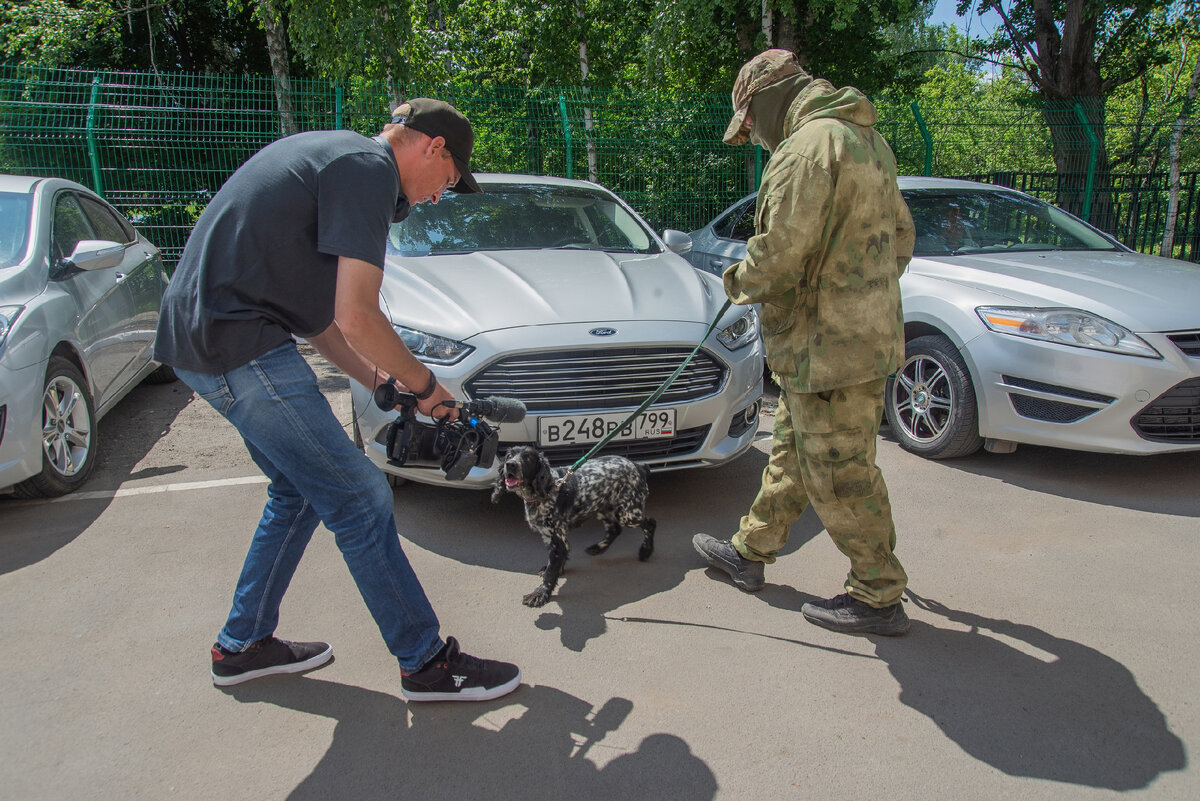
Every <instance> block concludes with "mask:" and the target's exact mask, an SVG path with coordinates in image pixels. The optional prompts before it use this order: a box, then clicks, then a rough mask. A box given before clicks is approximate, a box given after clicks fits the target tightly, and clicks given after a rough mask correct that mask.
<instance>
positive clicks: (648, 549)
mask: <svg viewBox="0 0 1200 801" xmlns="http://www.w3.org/2000/svg"><path fill="white" fill-rule="evenodd" d="M652 553H654V546H653V545H643V546H642V547H641V548H638V560H640V561H642V562H645V561H646V560H647V559H649V558H650V554H652Z"/></svg>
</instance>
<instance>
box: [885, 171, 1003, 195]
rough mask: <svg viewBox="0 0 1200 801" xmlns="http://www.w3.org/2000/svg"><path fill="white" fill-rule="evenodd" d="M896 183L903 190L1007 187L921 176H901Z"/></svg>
mask: <svg viewBox="0 0 1200 801" xmlns="http://www.w3.org/2000/svg"><path fill="white" fill-rule="evenodd" d="M896 183H897V184H899V185H900V188H901V189H902V190H903V189H1007V190H1008V191H1012V190H1011V189H1009V188H1008V187H1007V186H996V185H995V184H981V183H979V182H978V181H963V180H960V179H958V178H927V177H925V176H923V175H901V176H898V177H897V178H896Z"/></svg>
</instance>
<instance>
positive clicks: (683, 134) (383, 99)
mask: <svg viewBox="0 0 1200 801" xmlns="http://www.w3.org/2000/svg"><path fill="white" fill-rule="evenodd" d="M405 94H406V95H407V96H421V95H427V96H434V97H441V98H444V99H446V100H448V101H450V102H453V103H454V104H455V105H457V106H458V107H459V108H460V109H461V110H463V112H464V113H466V114H467V115H468V116H469V117H470V119H471V121H472V124H473V125H474V127H475V131H476V150H475V157H474V165H475V166H476V168H477V169H478V170H481V171H483V170H490V171H497V172H518V173H531V174H538V175H560V176H567V177H575V178H590V179H592V180H596V181H598V182H599V183H601V184H604V185H605V186H607V187H609V188H611V189H613V190H614V191H616V192H617V193H618V194H620V195H621V196H622V197H624V198H625V199H626V200H627V201H629V203H630V204H631V205H633V206H634V207H635V208H637V209H638V211H639V212H641V213H642V214H643V215H644V216H645V217H646V218H647V220H648V221H649V222H650V223H651V224H652V225H653V226H655V227H656V228H657V229H659V230H662V229H663V228H677V229H681V230H685V231H687V230H693V229H695V228H698V227H700V226H701V225H703V224H704V223H706V222H707V221H708V220H709V219H711V218H712V217H713V216H714V215H715V214H716V213H717V212H719V211H720V210H721V209H722V208H724V207H725V206H726V205H728V204H729V203H731V202H732V201H734V200H736V199H737V198H739V197H741V196H742V195H744V194H746V193H747V192H750V191H752V190H753V189H754V188H755V187H756V186H757V183H758V179H759V176H760V175H761V170H762V166H763V163H764V161H765V156H764V154H763V153H762V152H761V151H760V150H758V149H756V148H754V147H752V146H745V147H741V148H730V147H727V146H725V145H723V144H722V143H721V141H720V137H721V134H722V133H723V131H724V129H725V126H726V123H727V122H728V119H729V113H730V109H729V100H728V97H727V96H725V95H691V96H656V95H648V94H646V93H645V92H633V91H605V92H599V91H595V90H593V91H590V92H588V91H587V90H583V89H579V88H570V89H542V90H528V91H526V90H515V89H505V88H494V87H477V86H458V85H448V86H446V85H442V86H408V87H405ZM399 100H400V98H399V97H396V96H394V95H393V94H391V93H389V92H388V91H387V88H386V87H383V86H380V85H373V84H362V85H354V86H348V87H339V86H334V85H332V84H329V83H327V82H324V81H310V80H293V81H292V96H291V101H292V106H293V107H294V112H295V113H294V129H295V130H317V129H332V128H348V129H352V130H357V131H359V132H361V133H366V134H370V133H375V132H377V131H378V130H379V128H380V127H381V126H382V125H383V124H384V123H385V122H386V120H387V114H388V111H389V110H390V109H391V107H392V106H393V105H395V104H396V103H397V102H398V101H399ZM877 106H878V108H879V110H880V123H879V127H880V129H881V131H882V132H883V133H884V135H885V136H886V137H887V138H888V140H889V142H891V144H892V146H893V148H894V149H895V151H896V154H897V159H898V161H899V163H900V166H901V172H902V173H905V174H916V175H920V174H933V175H945V176H956V177H973V178H977V179H982V180H989V181H992V182H995V183H1001V184H1005V185H1009V186H1014V187H1016V188H1020V189H1024V190H1026V191H1031V192H1032V193H1034V194H1037V195H1039V196H1041V197H1043V198H1045V199H1048V200H1051V201H1052V202H1059V203H1060V204H1062V205H1064V206H1066V207H1067V208H1069V210H1071V211H1075V212H1076V213H1080V212H1081V211H1083V208H1082V206H1081V205H1080V204H1081V203H1082V202H1084V201H1086V202H1087V203H1089V204H1092V202H1093V199H1095V198H1102V199H1103V202H1102V203H1100V204H1099V207H1100V208H1101V209H1102V211H1103V214H1102V215H1099V216H1097V215H1093V218H1092V222H1093V223H1096V224H1098V225H1100V226H1101V227H1103V228H1105V229H1106V230H1108V231H1109V232H1110V233H1113V234H1114V235H1116V236H1117V237H1118V238H1120V239H1122V240H1123V241H1125V242H1126V243H1127V244H1129V245H1131V246H1133V247H1136V248H1138V249H1141V250H1146V251H1151V250H1153V251H1156V250H1157V242H1158V241H1159V240H1161V237H1162V230H1163V218H1164V211H1163V210H1164V209H1165V204H1166V188H1165V182H1166V175H1165V166H1161V164H1160V167H1161V168H1160V169H1157V170H1156V171H1153V172H1147V173H1146V174H1144V175H1137V174H1133V173H1132V172H1130V173H1117V172H1115V171H1113V170H1108V171H1104V172H1098V171H1097V170H1096V169H1095V164H1094V162H1093V165H1092V169H1091V171H1090V172H1089V171H1088V169H1087V166H1086V165H1087V153H1088V148H1089V142H1088V137H1087V136H1086V133H1087V131H1088V129H1087V127H1086V125H1085V124H1082V123H1081V124H1080V126H1079V130H1078V131H1076V132H1074V135H1075V140H1076V141H1077V142H1078V143H1079V144H1078V150H1079V152H1080V153H1081V154H1083V155H1082V156H1081V159H1080V164H1082V165H1083V166H1081V167H1080V168H1079V169H1072V170H1071V171H1070V172H1069V174H1059V173H1057V172H1055V165H1054V160H1053V158H1052V155H1051V154H1052V151H1053V147H1054V145H1053V143H1052V142H1051V141H1050V137H1049V134H1048V132H1047V125H1046V122H1045V119H1044V116H1045V115H1043V114H1042V113H1041V110H1040V109H1037V108H1021V107H1018V108H1013V109H999V110H993V111H990V112H988V114H986V115H982V114H981V113H980V110H978V109H927V108H921V107H919V106H917V105H916V104H914V103H912V102H911V101H898V100H897V101H893V100H889V99H886V98H885V99H881V100H879V101H877ZM1083 122H1084V123H1086V120H1085V121H1083ZM1160 128H1163V126H1160ZM1164 130H1165V128H1164ZM1106 132H1107V133H1106V140H1107V139H1111V140H1112V141H1113V142H1114V143H1116V145H1117V146H1119V144H1120V142H1121V137H1122V136H1124V135H1125V133H1127V132H1126V129H1125V127H1123V124H1122V123H1121V122H1120V121H1113V120H1111V119H1110V120H1109V121H1108V124H1107V126H1106ZM284 133H285V126H284V125H283V124H282V123H281V118H280V114H279V112H278V110H277V107H276V101H275V95H274V90H273V86H272V82H271V80H270V79H269V78H266V77H257V76H241V77H239V76H214V75H188V74H164V73H125V72H120V73H118V72H98V73H93V72H87V71H80V70H60V69H43V68H31V67H24V66H22V67H14V66H0V171H3V172H13V173H30V174H35V175H59V176H63V177H67V178H71V179H74V180H77V181H79V182H80V183H83V184H85V185H88V186H91V187H92V188H93V189H95V190H97V191H98V192H99V193H100V194H102V195H103V196H105V197H106V198H107V199H108V200H109V201H110V202H112V203H113V204H114V205H116V206H117V207H118V208H120V209H121V210H122V211H123V212H125V213H126V214H127V215H128V216H129V217H130V218H131V219H132V220H133V221H134V223H135V224H136V225H137V226H138V227H139V228H140V229H141V230H142V231H143V232H144V233H145V234H146V236H147V237H148V238H149V239H151V240H152V241H154V242H155V243H157V244H158V245H159V246H160V247H161V248H162V249H163V252H164V258H165V259H166V260H167V261H168V262H173V261H174V260H175V259H177V258H178V256H179V254H180V252H181V251H182V249H183V243H184V241H185V239H186V237H187V234H188V232H189V231H190V230H191V226H192V225H193V223H194V222H195V220H196V218H197V217H198V216H199V213H200V212H201V211H202V210H203V208H204V206H205V205H206V204H207V202H208V200H209V199H210V198H211V197H212V195H213V194H214V193H215V192H216V191H217V189H219V188H220V186H221V184H222V183H223V182H224V180H225V178H226V177H227V176H228V175H229V174H230V173H231V172H232V171H233V170H234V169H236V168H237V167H238V165H240V164H241V163H242V162H243V161H245V159H246V158H248V157H249V156H250V155H251V154H253V153H254V152H256V151H257V150H259V149H260V148H262V147H263V146H264V145H266V144H268V143H270V142H271V141H273V140H275V139H277V138H279V137H280V136H282V135H284ZM1196 139H1197V136H1196V127H1195V125H1194V124H1193V125H1192V127H1191V128H1190V129H1189V130H1188V137H1187V141H1188V142H1194V141H1195V140H1196ZM1110 149H1111V148H1110ZM1159 149H1160V150H1161V147H1160V148H1159ZM1192 150H1195V148H1194V146H1193V147H1192ZM1189 158H1190V159H1191V161H1190V162H1189V166H1190V169H1189V170H1188V171H1187V172H1186V173H1185V175H1184V177H1183V186H1184V191H1183V192H1182V193H1181V196H1180V204H1179V221H1178V223H1177V226H1176V232H1175V242H1176V251H1175V252H1176V255H1178V256H1181V257H1183V258H1189V259H1192V260H1196V261H1200V202H1198V200H1200V196H1198V191H1200V188H1198V186H1197V183H1198V181H1197V174H1198V173H1197V168H1198V165H1200V154H1193V153H1192V151H1189ZM1109 161H1110V162H1112V159H1111V158H1110V159H1109ZM1088 211H1089V212H1090V211H1091V209H1090V208H1089V209H1088Z"/></svg>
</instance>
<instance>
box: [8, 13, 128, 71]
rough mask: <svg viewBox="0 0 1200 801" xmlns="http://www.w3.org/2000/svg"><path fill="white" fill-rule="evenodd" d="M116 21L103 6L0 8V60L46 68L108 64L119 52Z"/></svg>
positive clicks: (119, 40) (117, 20)
mask: <svg viewBox="0 0 1200 801" xmlns="http://www.w3.org/2000/svg"><path fill="white" fill-rule="evenodd" d="M119 22H120V20H119V18H118V16H117V14H116V11H115V10H114V8H113V6H112V4H111V3H108V2H104V0H83V2H75V3H72V2H68V0H27V2H19V3H11V2H3V3H0V54H3V58H4V61H5V62H6V63H9V64H18V63H21V62H25V61H28V62H31V63H36V64H40V65H42V66H46V67H58V66H63V65H79V64H85V65H86V64H89V63H95V62H108V61H111V60H112V59H115V58H117V57H118V53H119V51H120V46H121V37H120V31H119V27H118V26H119Z"/></svg>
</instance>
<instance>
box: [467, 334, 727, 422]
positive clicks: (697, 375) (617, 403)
mask: <svg viewBox="0 0 1200 801" xmlns="http://www.w3.org/2000/svg"><path fill="white" fill-rule="evenodd" d="M691 352H692V349H691V348H610V349H604V350H572V351H549V352H542V353H530V354H523V355H515V356H508V357H506V358H504V359H501V360H500V361H498V362H495V363H494V364H490V365H488V366H487V367H486V368H484V369H483V370H482V371H481V372H479V373H478V374H477V375H475V376H474V377H472V378H471V379H469V380H468V381H467V382H466V385H465V386H466V389H467V392H469V393H470V394H471V397H473V398H484V397H487V396H489V395H498V396H502V397H507V398H516V399H517V400H519V401H521V402H522V403H524V404H525V408H526V409H528V410H529V411H531V412H548V411H574V410H579V409H620V408H625V407H635V406H638V405H639V404H641V403H642V401H644V400H645V399H646V398H648V397H650V395H651V394H652V393H653V392H654V390H656V389H658V387H659V386H660V385H661V384H662V382H663V381H665V380H666V379H667V378H668V377H669V376H670V375H671V373H673V372H674V371H675V370H676V368H678V367H679V365H680V363H682V362H683V360H684V359H685V358H687V355H688V354H689V353H691ZM724 380H725V367H724V365H722V363H721V362H720V361H718V360H717V359H715V358H713V357H712V356H711V355H709V354H708V353H707V352H705V351H703V350H701V351H700V352H698V353H697V354H696V356H695V358H693V359H692V360H691V361H690V362H689V363H688V366H687V368H686V369H685V370H684V371H683V373H681V374H680V376H679V377H678V378H676V379H675V380H674V381H673V382H672V383H671V386H670V387H668V388H667V390H666V392H664V393H663V395H662V397H661V398H660V399H659V400H658V401H657V403H658V404H665V405H669V404H672V403H683V402H687V401H694V400H698V399H700V398H706V397H709V396H710V395H715V394H716V393H717V392H719V391H720V389H721V385H722V383H723V382H724Z"/></svg>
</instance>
